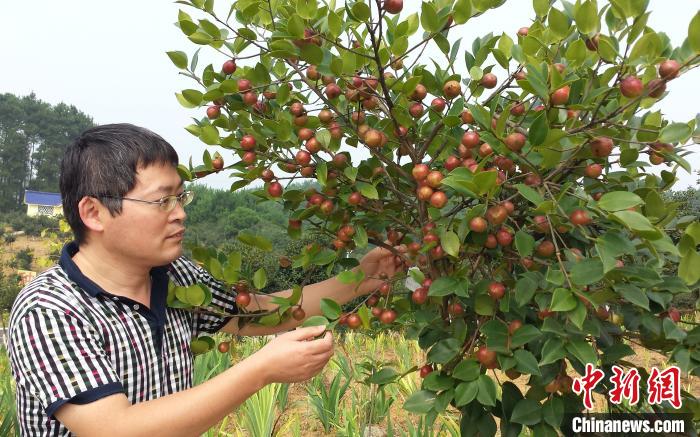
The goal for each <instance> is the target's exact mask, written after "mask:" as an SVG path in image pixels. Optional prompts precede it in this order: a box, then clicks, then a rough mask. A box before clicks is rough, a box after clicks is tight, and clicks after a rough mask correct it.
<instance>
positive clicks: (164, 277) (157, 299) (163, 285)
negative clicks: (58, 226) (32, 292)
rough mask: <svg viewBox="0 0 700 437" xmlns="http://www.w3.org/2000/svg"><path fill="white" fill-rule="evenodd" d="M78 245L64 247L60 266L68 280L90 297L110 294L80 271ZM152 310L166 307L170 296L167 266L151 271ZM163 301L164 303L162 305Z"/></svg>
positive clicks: (72, 244) (73, 243)
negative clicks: (76, 261)
mask: <svg viewBox="0 0 700 437" xmlns="http://www.w3.org/2000/svg"><path fill="white" fill-rule="evenodd" d="M79 250H80V249H79V247H78V243H76V242H75V241H71V242H70V243H67V244H66V245H65V246H63V249H62V250H61V258H60V260H59V262H58V263H59V265H60V266H61V268H62V269H63V271H65V272H66V274H67V275H68V279H70V280H71V281H73V282H75V283H76V284H78V286H79V287H80V288H81V289H82V290H83V291H84V292H85V293H87V294H88V295H90V296H92V297H97V296H99V295H101V294H109V295H111V293H108V292H106V291H105V290H104V289H103V288H102V287H100V286H99V285H97V284H96V283H95V282H94V281H93V280H91V279H90V278H88V277H87V276H85V275H84V274H83V272H81V271H80V269H79V268H78V265H77V264H75V261H73V256H74V255H75V254H76V253H78V251H79ZM151 281H152V285H151V308H152V309H153V308H159V307H162V306H164V305H163V303H164V302H165V299H166V298H167V296H168V269H167V266H160V267H154V268H152V269H151ZM161 301H162V302H163V303H161Z"/></svg>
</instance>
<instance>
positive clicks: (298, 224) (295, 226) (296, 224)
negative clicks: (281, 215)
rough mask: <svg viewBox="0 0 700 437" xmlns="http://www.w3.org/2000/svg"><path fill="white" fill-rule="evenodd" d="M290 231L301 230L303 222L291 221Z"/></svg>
mask: <svg viewBox="0 0 700 437" xmlns="http://www.w3.org/2000/svg"><path fill="white" fill-rule="evenodd" d="M289 228H290V229H301V220H295V219H289Z"/></svg>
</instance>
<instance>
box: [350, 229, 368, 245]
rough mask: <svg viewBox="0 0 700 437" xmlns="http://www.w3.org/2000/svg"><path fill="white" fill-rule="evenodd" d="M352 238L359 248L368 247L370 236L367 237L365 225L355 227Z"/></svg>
mask: <svg viewBox="0 0 700 437" xmlns="http://www.w3.org/2000/svg"><path fill="white" fill-rule="evenodd" d="M352 239H353V241H354V242H355V244H356V245H357V248H358V249H362V248H364V247H367V243H368V237H367V231H365V228H364V227H363V226H357V227H356V228H355V236H354V237H353V238H352Z"/></svg>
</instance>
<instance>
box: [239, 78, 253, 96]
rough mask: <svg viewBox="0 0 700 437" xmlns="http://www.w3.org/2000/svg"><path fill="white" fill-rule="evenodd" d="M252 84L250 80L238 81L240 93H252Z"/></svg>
mask: <svg viewBox="0 0 700 437" xmlns="http://www.w3.org/2000/svg"><path fill="white" fill-rule="evenodd" d="M250 86H251V83H250V81H249V80H248V79H238V92H240V93H244V92H246V91H250Z"/></svg>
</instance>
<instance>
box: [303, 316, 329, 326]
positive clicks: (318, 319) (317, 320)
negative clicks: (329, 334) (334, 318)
mask: <svg viewBox="0 0 700 437" xmlns="http://www.w3.org/2000/svg"><path fill="white" fill-rule="evenodd" d="M328 324H329V322H328V319H326V318H325V317H323V316H311V317H309V318H308V319H306V320H304V323H302V324H301V326H302V327H304V328H305V327H307V326H328Z"/></svg>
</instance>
